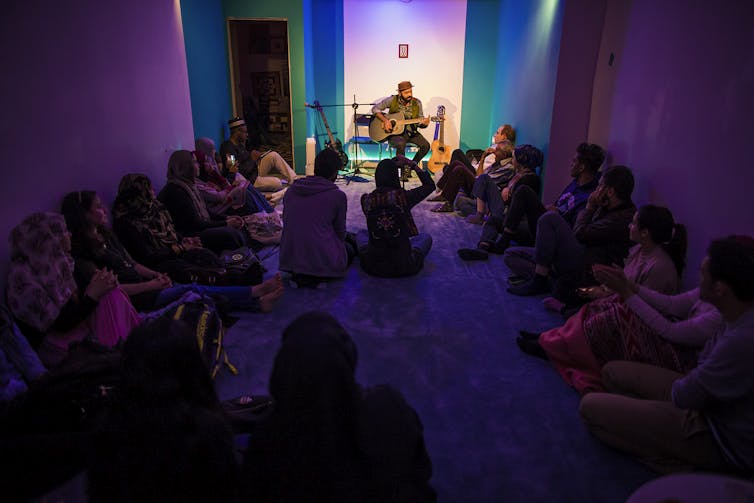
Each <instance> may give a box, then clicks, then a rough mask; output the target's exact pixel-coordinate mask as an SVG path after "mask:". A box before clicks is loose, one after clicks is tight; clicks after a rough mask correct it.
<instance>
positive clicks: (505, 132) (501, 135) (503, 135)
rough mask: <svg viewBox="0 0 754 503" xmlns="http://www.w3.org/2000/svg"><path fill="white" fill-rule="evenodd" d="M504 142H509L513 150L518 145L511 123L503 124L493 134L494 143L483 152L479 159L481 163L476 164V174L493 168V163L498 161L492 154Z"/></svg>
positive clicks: (478, 174)
mask: <svg viewBox="0 0 754 503" xmlns="http://www.w3.org/2000/svg"><path fill="white" fill-rule="evenodd" d="M503 142H508V143H509V144H510V146H511V151H512V150H513V147H514V146H515V145H516V131H515V130H514V129H513V126H511V125H510V124H503V125H502V126H500V127H499V128H497V130H496V131H495V133H494V134H493V135H492V145H490V146H489V148H487V149H486V150H485V151H484V152H482V157H481V158H480V159H479V163H478V164H477V166H476V172H475V175H476V176H480V175H482V174H483V173H488V172H489V171H490V170H491V169H492V165H493V164H494V163H495V162H497V159H495V156H494V155H492V154H494V153H495V148H496V147H497V145H499V144H500V143H503Z"/></svg>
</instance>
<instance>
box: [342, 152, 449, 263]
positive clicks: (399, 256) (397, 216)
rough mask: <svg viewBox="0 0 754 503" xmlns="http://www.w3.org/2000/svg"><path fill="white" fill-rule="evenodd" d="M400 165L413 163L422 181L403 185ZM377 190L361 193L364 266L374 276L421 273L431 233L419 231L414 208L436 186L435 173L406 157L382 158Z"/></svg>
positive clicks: (360, 243) (361, 258) (376, 174)
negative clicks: (413, 185) (364, 224)
mask: <svg viewBox="0 0 754 503" xmlns="http://www.w3.org/2000/svg"><path fill="white" fill-rule="evenodd" d="M399 166H410V167H411V169H413V170H415V171H416V173H417V175H418V176H419V180H420V181H421V182H422V184H421V186H419V187H416V188H413V189H411V190H404V189H402V188H401V182H400V179H399V176H398V169H399ZM374 181H375V185H376V187H377V188H376V189H375V190H374V191H372V192H371V193H369V194H364V195H362V196H361V209H362V210H363V211H364V215H365V216H366V219H367V230H366V231H363V230H362V231H359V233H357V235H356V241H357V246H358V253H359V261H360V263H361V267H362V269H364V270H365V271H366V272H367V273H369V274H372V275H374V276H382V277H399V276H411V275H413V274H416V273H418V272H419V271H420V270H421V269H422V267H423V266H424V257H426V256H427V254H428V253H429V250H430V248H431V247H432V236H430V235H429V234H425V233H419V230H418V229H417V227H416V223H415V222H414V218H413V217H412V216H411V208H413V207H414V206H416V205H417V204H418V203H419V202H421V201H422V200H423V199H424V198H425V197H427V196H428V195H429V194H431V193H432V191H433V190H434V189H435V183H434V182H433V181H432V176H431V175H430V174H429V173H428V172H427V171H425V170H422V169H421V168H419V166H418V165H417V164H415V163H414V162H413V161H409V160H408V159H406V158H405V157H395V158H393V159H383V160H382V161H380V163H379V164H378V165H377V169H376V170H375V172H374Z"/></svg>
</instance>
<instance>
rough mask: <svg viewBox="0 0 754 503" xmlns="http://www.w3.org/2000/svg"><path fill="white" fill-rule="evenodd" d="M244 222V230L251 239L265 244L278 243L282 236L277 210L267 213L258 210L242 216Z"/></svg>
mask: <svg viewBox="0 0 754 503" xmlns="http://www.w3.org/2000/svg"><path fill="white" fill-rule="evenodd" d="M243 221H244V223H245V224H246V232H248V233H249V236H251V239H253V240H254V241H258V242H260V243H262V244H265V245H277V244H280V238H281V237H282V236H283V221H282V220H281V218H280V214H279V213H278V212H277V211H272V212H270V213H267V212H265V211H260V212H258V213H253V214H251V215H246V216H245V217H243Z"/></svg>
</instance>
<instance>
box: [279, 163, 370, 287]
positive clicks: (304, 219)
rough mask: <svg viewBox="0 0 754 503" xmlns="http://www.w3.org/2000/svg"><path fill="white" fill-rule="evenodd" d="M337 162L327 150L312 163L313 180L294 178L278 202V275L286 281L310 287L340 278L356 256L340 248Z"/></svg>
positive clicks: (344, 245) (341, 197) (342, 225)
mask: <svg viewBox="0 0 754 503" xmlns="http://www.w3.org/2000/svg"><path fill="white" fill-rule="evenodd" d="M341 166H342V162H341V160H340V157H339V156H338V153H337V152H335V151H334V150H332V149H329V148H326V149H324V150H322V151H321V152H320V153H319V154H317V157H316V158H315V159H314V176H307V177H306V178H299V179H298V180H296V181H295V182H294V183H293V185H291V186H290V187H289V188H288V191H287V192H286V194H285V198H284V199H283V205H284V207H285V211H284V212H283V237H282V239H281V241H280V270H281V271H288V272H290V273H292V274H293V278H292V280H293V281H294V282H295V283H296V284H298V285H300V286H303V285H302V283H306V284H316V283H319V282H320V281H324V280H326V279H328V278H339V277H342V276H344V275H345V273H346V269H347V268H348V266H349V265H350V264H351V262H352V261H353V258H354V256H355V255H356V249H355V247H354V246H353V245H352V244H351V243H348V242H346V240H345V239H346V210H347V207H348V206H347V201H346V195H345V194H344V193H343V192H342V191H341V190H340V189H339V188H338V186H337V185H335V179H336V178H337V177H338V169H339V168H340V167H341Z"/></svg>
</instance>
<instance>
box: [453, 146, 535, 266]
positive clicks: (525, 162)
mask: <svg viewBox="0 0 754 503" xmlns="http://www.w3.org/2000/svg"><path fill="white" fill-rule="evenodd" d="M541 165H542V151H541V150H539V149H538V148H536V147H533V146H531V145H519V146H518V147H516V148H515V150H514V151H513V167H514V175H513V177H512V178H511V179H510V180H508V183H507V184H506V185H505V187H503V189H502V191H501V190H500V189H499V188H498V185H497V183H496V182H495V181H494V179H492V178H489V177H488V178H486V179H485V182H484V196H483V197H478V199H482V200H484V201H486V202H487V205H488V206H489V208H490V210H489V211H490V215H489V218H488V219H487V221H486V222H485V223H484V226H483V227H482V236H481V238H480V239H479V243H477V247H476V249H473V248H461V249H460V250H458V255H459V256H460V257H461V258H462V259H464V260H486V259H487V256H488V254H489V253H490V252H493V253H502V252H503V251H504V249H498V243H497V241H498V236H500V234H501V233H503V232H504V230H503V226H504V222H505V218H506V214H507V212H508V207H509V206H510V203H511V201H512V200H513V197H514V195H515V194H516V192H518V191H520V190H522V189H524V187H528V189H529V191H531V192H532V193H534V194H539V189H540V180H539V176H538V175H537V173H536V171H535V170H536V169H537V167H538V166H541ZM517 232H518V231H517ZM515 236H517V237H518V236H519V234H518V233H517V234H515ZM511 237H512V236H510V235H509V236H505V235H504V234H503V237H502V238H501V239H502V240H503V241H504V244H505V247H507V244H508V242H509V241H510V239H511ZM518 239H519V240H522V239H525V237H519V238H518Z"/></svg>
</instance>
